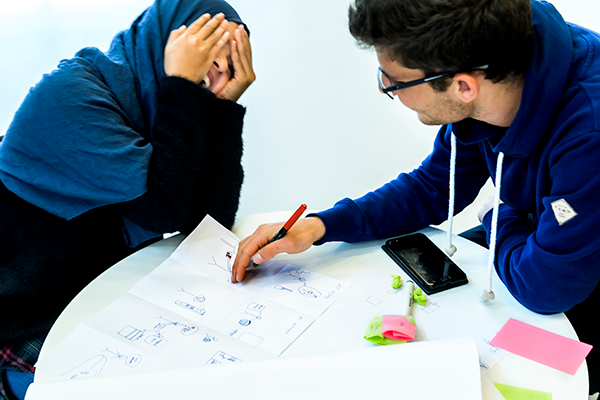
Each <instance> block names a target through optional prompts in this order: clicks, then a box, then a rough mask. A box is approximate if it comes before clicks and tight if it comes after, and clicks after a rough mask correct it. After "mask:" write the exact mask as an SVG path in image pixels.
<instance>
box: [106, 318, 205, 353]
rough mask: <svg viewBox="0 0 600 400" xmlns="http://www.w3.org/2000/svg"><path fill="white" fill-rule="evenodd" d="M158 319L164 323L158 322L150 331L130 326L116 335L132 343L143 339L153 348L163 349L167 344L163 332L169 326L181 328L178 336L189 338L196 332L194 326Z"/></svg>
mask: <svg viewBox="0 0 600 400" xmlns="http://www.w3.org/2000/svg"><path fill="white" fill-rule="evenodd" d="M158 318H160V319H162V320H163V321H166V322H158V323H157V324H155V325H154V327H153V328H152V329H137V328H134V327H132V326H130V325H127V326H126V327H125V328H123V329H121V330H120V331H119V332H118V333H119V335H121V336H122V337H124V338H125V339H127V340H130V341H132V342H134V341H137V340H140V339H144V342H146V343H147V344H149V345H151V346H154V347H163V346H164V345H165V344H167V342H168V340H167V339H166V338H165V337H164V334H163V332H162V331H163V330H165V329H166V328H168V327H171V326H181V330H180V331H179V333H180V334H182V335H185V336H189V335H193V334H194V333H196V332H197V331H198V329H199V328H198V327H197V326H196V325H186V324H183V323H181V322H175V321H170V320H168V319H166V318H163V317H162V316H160V315H159V316H158Z"/></svg>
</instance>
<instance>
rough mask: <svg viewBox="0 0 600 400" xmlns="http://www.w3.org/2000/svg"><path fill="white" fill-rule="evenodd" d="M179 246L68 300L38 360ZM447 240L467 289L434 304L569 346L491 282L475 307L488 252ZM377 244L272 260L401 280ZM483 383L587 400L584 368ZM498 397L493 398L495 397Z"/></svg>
mask: <svg viewBox="0 0 600 400" xmlns="http://www.w3.org/2000/svg"><path fill="white" fill-rule="evenodd" d="M290 215H291V212H289V211H286V212H273V213H265V214H256V215H250V216H246V217H240V218H238V219H237V222H236V224H235V226H234V228H233V229H232V230H233V232H234V233H235V234H236V235H237V236H238V237H240V238H244V237H246V236H249V235H250V234H252V232H254V230H255V229H256V227H258V225H260V224H262V223H266V222H276V221H285V220H286V219H287V218H288V217H289V216H290ZM422 232H423V233H425V234H426V235H427V236H429V237H430V238H431V239H432V241H433V242H435V243H436V244H437V245H438V246H439V247H442V248H443V246H444V243H445V239H446V233H445V232H443V231H441V230H438V229H434V228H427V229H424V230H423V231H422ZM182 240H183V236H182V235H176V236H173V237H170V238H168V239H165V240H162V241H160V242H158V243H155V244H153V245H151V246H148V247H147V248H145V249H143V250H141V251H139V252H137V253H135V254H132V255H131V256H129V257H127V258H126V259H124V260H122V261H121V262H119V263H117V264H115V265H114V266H113V267H111V268H110V269H108V270H107V271H106V272H104V273H103V274H102V275H100V276H99V277H98V278H96V279H95V280H94V281H93V282H92V283H90V284H89V285H88V286H87V287H86V288H85V289H84V290H83V291H81V292H80V293H79V294H78V296H77V297H75V298H74V299H73V301H72V302H71V303H70V304H69V306H68V307H67V308H66V309H65V310H64V311H63V313H62V314H61V315H60V317H59V318H58V320H57V321H56V323H55V324H54V326H53V327H52V330H51V331H50V334H49V335H48V337H47V339H46V341H45V343H44V345H43V348H42V351H41V357H43V356H44V355H45V354H47V353H49V352H50V351H51V350H52V349H54V348H55V347H56V346H57V345H58V344H59V343H60V342H61V341H62V340H64V339H65V338H66V337H67V336H68V335H69V334H70V333H71V332H72V331H73V330H74V329H75V328H76V327H77V326H78V325H79V324H80V323H81V322H83V321H85V320H86V319H88V318H90V317H92V316H93V315H95V314H96V313H98V312H99V311H101V310H102V309H104V308H105V307H106V306H107V305H109V304H110V303H112V302H113V301H114V300H116V299H117V298H118V297H120V296H121V295H123V294H124V293H126V292H127V291H128V290H129V289H130V288H131V287H132V286H133V285H134V284H135V283H136V282H138V281H139V280H140V279H141V278H142V277H144V276H145V275H147V274H148V273H149V272H151V271H152V270H153V269H154V268H156V267H157V266H158V265H160V264H161V263H162V262H163V261H164V260H165V259H167V258H168V257H169V256H170V254H171V253H172V252H173V250H175V248H176V247H177V246H178V245H179V243H180V242H181V241H182ZM453 240H454V241H455V244H456V246H457V248H458V252H457V253H456V254H455V255H454V257H453V260H454V262H455V263H456V264H458V265H459V266H460V268H461V269H463V270H464V271H465V272H466V273H467V275H468V277H469V283H468V284H467V285H464V286H461V287H458V288H454V289H451V290H448V291H445V292H441V293H437V294H436V295H435V296H436V297H437V298H440V299H442V300H443V301H447V302H450V303H452V304H454V305H456V306H459V307H462V308H463V309H465V310H467V311H470V312H472V313H474V314H476V315H478V316H480V317H483V318H486V319H488V320H490V321H492V322H495V323H497V324H498V325H499V326H502V325H504V323H506V321H507V320H508V319H509V318H514V319H517V320H520V321H523V322H526V323H528V324H531V325H535V326H537V327H540V328H543V329H546V330H548V331H551V332H554V333H557V334H560V335H563V336H566V337H569V338H573V339H577V335H576V333H575V331H574V330H573V328H572V326H571V324H570V323H569V321H568V319H567V318H566V317H565V316H564V314H555V315H549V316H548V315H540V314H536V313H533V312H531V311H529V310H527V309H526V308H524V307H523V306H522V305H520V304H519V303H518V302H517V301H516V300H515V299H514V298H513V297H512V296H511V295H510V293H509V292H508V291H507V289H506V288H505V287H504V285H503V284H502V282H501V281H500V280H499V279H498V277H497V276H496V275H494V281H493V288H494V292H495V294H496V299H495V300H494V301H492V302H490V303H489V304H487V305H485V304H483V303H481V302H480V301H479V300H478V296H479V294H480V293H481V292H482V290H483V288H484V287H485V281H486V274H487V272H486V264H487V254H488V251H487V250H486V249H484V248H483V247H481V246H478V245H477V244H475V243H472V242H470V241H468V240H466V239H463V238H461V237H458V236H455V237H454V239H453ZM383 243H384V241H383V240H381V241H371V242H365V243H359V244H347V243H326V244H324V245H322V246H313V247H312V248H311V249H309V250H308V251H306V252H304V253H301V254H296V255H288V254H281V255H278V256H277V259H279V260H282V261H285V262H289V263H290V264H293V265H296V266H298V267H302V268H306V269H310V270H312V271H315V272H318V273H320V274H323V275H328V276H331V277H334V278H336V279H339V280H342V281H345V280H347V279H348V278H350V277H351V276H353V275H354V274H356V273H357V272H359V271H361V270H362V269H363V268H365V267H367V266H368V267H372V268H376V269H379V270H381V271H382V272H385V273H389V274H396V275H403V276H405V277H406V275H405V274H404V272H403V271H401V270H400V268H399V267H398V266H397V265H396V264H395V263H394V262H393V261H392V260H391V259H390V258H389V257H388V256H387V254H385V252H384V251H383V250H381V245H382V244H383ZM486 376H487V378H489V380H490V381H491V382H502V383H507V382H510V385H512V386H517V387H522V388H544V390H543V391H547V392H551V393H552V399H553V400H587V399H588V377H587V366H586V365H585V363H584V364H583V365H582V366H581V367H580V368H579V370H578V371H577V372H576V373H575V375H573V376H571V375H569V374H566V373H564V372H560V371H557V370H554V369H552V368H549V367H546V366H544V365H541V364H538V363H536V362H534V361H531V360H528V359H525V358H523V357H519V356H516V355H513V354H510V353H509V354H508V355H507V356H506V357H505V358H503V359H502V360H501V361H500V362H499V363H498V364H497V365H496V366H494V367H493V368H492V369H491V370H490V371H488V372H487V374H486ZM51 380H53V378H52V377H50V376H48V375H46V374H44V373H43V372H42V371H39V372H37V373H36V376H35V382H47V381H51ZM537 390H542V389H537ZM498 396H500V395H499V394H498ZM484 398H485V399H486V400H494V399H496V398H497V399H502V397H501V396H500V397H494V398H493V399H491V398H489V396H488V397H484Z"/></svg>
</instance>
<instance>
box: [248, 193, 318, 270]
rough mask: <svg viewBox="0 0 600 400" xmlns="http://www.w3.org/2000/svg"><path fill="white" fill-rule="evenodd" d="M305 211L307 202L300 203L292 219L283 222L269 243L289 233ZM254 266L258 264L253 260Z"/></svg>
mask: <svg viewBox="0 0 600 400" xmlns="http://www.w3.org/2000/svg"><path fill="white" fill-rule="evenodd" d="M304 211H306V204H302V205H300V207H298V209H297V210H296V212H295V213H294V214H293V215H292V216H291V217H290V219H288V220H287V222H286V223H285V224H283V226H282V227H281V229H280V230H279V232H277V234H276V235H275V236H273V238H272V239H271V240H269V243H273V242H274V241H276V240H279V239H281V238H282V237H284V236H285V234H286V233H288V231H289V230H290V229H292V226H293V225H294V224H295V223H296V221H298V218H300V216H301V215H302V214H303V213H304ZM252 266H254V267H256V266H257V264H256V263H255V262H252Z"/></svg>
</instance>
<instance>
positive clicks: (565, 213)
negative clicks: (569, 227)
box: [550, 199, 577, 225]
mask: <svg viewBox="0 0 600 400" xmlns="http://www.w3.org/2000/svg"><path fill="white" fill-rule="evenodd" d="M550 204H551V205H552V211H554V217H555V218H556V221H557V222H558V225H562V224H564V223H565V222H567V221H570V220H571V219H573V218H575V216H576V215H577V213H576V212H575V210H573V207H571V206H570V205H569V203H567V201H566V200H565V199H560V200H556V201H553V202H552V203H550Z"/></svg>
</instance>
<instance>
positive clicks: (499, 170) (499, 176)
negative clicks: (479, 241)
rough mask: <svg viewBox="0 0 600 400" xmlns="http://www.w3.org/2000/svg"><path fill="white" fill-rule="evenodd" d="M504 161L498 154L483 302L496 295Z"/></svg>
mask: <svg viewBox="0 0 600 400" xmlns="http://www.w3.org/2000/svg"><path fill="white" fill-rule="evenodd" d="M503 161H504V153H502V152H500V153H499V154H498V161H497V163H496V190H495V191H494V210H493V212H492V231H491V233H490V253H489V255H488V264H487V268H488V271H487V288H486V289H485V290H484V291H483V294H482V296H481V300H482V301H484V302H485V301H488V300H493V299H494V297H495V295H494V292H493V291H492V276H493V273H494V259H495V256H496V236H497V229H498V209H499V208H500V187H501V184H502V163H503Z"/></svg>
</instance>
